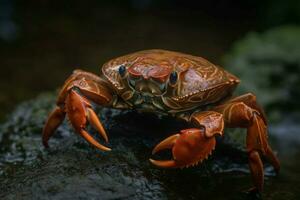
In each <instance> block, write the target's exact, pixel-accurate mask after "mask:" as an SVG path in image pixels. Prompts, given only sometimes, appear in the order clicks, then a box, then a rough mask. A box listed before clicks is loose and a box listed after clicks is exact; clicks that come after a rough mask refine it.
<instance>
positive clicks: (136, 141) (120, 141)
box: [0, 94, 273, 199]
mask: <svg viewBox="0 0 300 200" xmlns="http://www.w3.org/2000/svg"><path fill="white" fill-rule="evenodd" d="M54 96H55V95H54V94H45V95H42V96H40V97H38V98H36V99H34V100H32V101H28V102H25V103H23V104H21V105H20V106H18V107H17V108H16V110H15V111H14V112H13V113H12V115H11V116H10V117H8V119H7V121H6V122H5V123H4V124H2V125H1V127H0V199H200V198H210V199H222V198H223V197H224V196H226V197H228V198H231V199H240V198H241V196H240V191H242V190H243V189H246V188H248V187H249V186H250V185H251V180H250V176H249V174H248V167H247V157H246V154H245V152H244V150H243V148H242V145H241V144H239V143H235V142H233V140H232V139H229V138H228V137H226V138H223V139H222V138H218V146H217V149H216V151H215V152H214V155H213V156H212V157H211V158H209V159H208V160H206V161H205V162H204V163H202V164H201V165H199V166H197V167H193V168H188V169H158V168H156V167H155V166H153V165H151V163H150V162H149V161H148V159H149V158H150V157H151V150H152V148H153V147H154V146H155V144H157V143H158V142H159V141H161V140H162V139H164V138H165V137H167V136H168V135H170V134H171V133H176V132H177V131H178V130H180V129H182V128H187V127H188V125H187V124H185V123H183V122H179V121H176V120H175V119H173V118H168V117H158V116H155V115H149V114H139V113H136V112H134V111H120V110H114V109H107V108H102V109H99V108H97V112H98V115H99V116H100V118H101V120H102V121H103V124H104V125H105V128H106V130H107V133H108V135H109V139H110V143H109V144H108V145H109V146H110V147H112V149H113V150H112V151H111V152H100V151H98V150H96V149H94V148H92V147H91V146H90V145H89V144H87V143H86V142H85V141H84V140H83V139H82V138H80V137H79V136H78V135H76V134H74V131H73V130H72V129H71V128H70V126H69V125H68V123H67V121H66V122H64V123H63V125H62V126H60V127H59V129H58V130H57V132H56V134H55V135H54V136H53V137H52V138H51V140H50V149H49V150H45V149H44V148H43V147H42V144H41V131H42V127H43V124H44V121H45V119H46V117H47V115H48V113H49V112H50V110H51V109H52V108H53V106H54V102H55V98H54ZM89 131H90V132H91V133H92V134H93V136H94V137H96V138H97V139H98V140H99V141H101V138H99V137H98V134H97V133H96V132H95V131H94V130H93V129H89ZM226 132H228V133H229V132H231V131H226ZM226 135H228V134H226ZM234 135H236V136H239V137H241V138H244V137H245V135H244V134H241V132H240V131H237V132H235V134H234ZM234 138H236V139H237V137H234ZM102 142H103V141H102ZM170 156H171V155H170V153H168V152H167V153H162V154H160V155H158V157H159V158H166V157H168V158H170ZM156 158H157V157H156ZM266 172H267V173H269V175H270V174H272V173H273V171H272V170H270V168H269V167H268V168H267V169H266Z"/></svg>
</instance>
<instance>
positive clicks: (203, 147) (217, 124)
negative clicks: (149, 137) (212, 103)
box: [150, 111, 224, 168]
mask: <svg viewBox="0 0 300 200" xmlns="http://www.w3.org/2000/svg"><path fill="white" fill-rule="evenodd" d="M191 122H192V123H193V124H194V125H195V127H196V128H190V129H185V130H181V131H180V133H178V134H174V135H172V136H170V137H168V138H166V139H165V140H163V141H162V142H160V143H159V144H158V145H157V146H156V147H155V148H154V149H153V152H152V153H153V154H155V153H156V152H158V151H160V150H163V149H172V154H173V159H172V160H165V161H158V160H153V159H150V161H151V162H152V163H153V164H154V165H156V166H159V167H175V168H177V167H180V168H182V167H188V166H191V165H195V164H197V163H199V162H202V161H203V160H204V159H206V158H207V157H208V156H209V155H210V154H211V152H212V151H213V150H214V148H215V145H216V139H215V137H214V136H215V135H222V134H223V129H224V121H223V117H222V114H220V113H218V112H214V111H205V112H199V113H194V114H193V115H192V116H191Z"/></svg>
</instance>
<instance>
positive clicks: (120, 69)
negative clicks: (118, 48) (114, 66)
mask: <svg viewBox="0 0 300 200" xmlns="http://www.w3.org/2000/svg"><path fill="white" fill-rule="evenodd" d="M119 74H120V75H121V77H124V76H125V74H126V67H125V66H124V65H121V66H120V67H119Z"/></svg>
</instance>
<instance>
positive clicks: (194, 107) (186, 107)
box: [43, 50, 280, 192]
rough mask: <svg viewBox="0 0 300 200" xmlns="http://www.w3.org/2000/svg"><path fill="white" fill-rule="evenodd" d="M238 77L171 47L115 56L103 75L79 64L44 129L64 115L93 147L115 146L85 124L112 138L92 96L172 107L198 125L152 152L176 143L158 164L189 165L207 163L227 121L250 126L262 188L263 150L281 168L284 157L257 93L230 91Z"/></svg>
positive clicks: (167, 110)
mask: <svg viewBox="0 0 300 200" xmlns="http://www.w3.org/2000/svg"><path fill="white" fill-rule="evenodd" d="M239 82H240V81H239V79H238V78H237V77H235V76H234V75H232V74H230V73H228V72H227V71H225V70H224V69H222V68H220V67H217V66H215V65H214V64H212V63H210V62H209V61H207V60H205V59H203V58H201V57H196V56H192V55H187V54H183V53H178V52H172V51H166V50H145V51H139V52H136V53H132V54H129V55H125V56H122V57H118V58H115V59H112V60H110V61H109V62H107V63H106V64H104V65H103V67H102V68H101V73H100V75H99V76H97V75H95V74H92V73H89V72H85V71H81V70H75V71H74V73H73V74H72V75H71V76H70V77H69V78H68V79H67V80H66V82H65V84H64V86H63V87H62V89H61V91H60V93H59V95H58V100H57V106H56V108H55V109H54V111H53V112H52V113H51V114H50V116H49V118H48V120H47V122H46V125H45V127H44V130H43V144H44V145H45V146H46V147H48V140H49V138H50V137H51V136H52V135H53V133H54V131H55V130H56V128H57V127H58V126H59V125H60V124H61V123H62V121H63V120H64V118H65V115H67V117H68V118H69V120H70V122H71V125H72V126H73V128H74V129H75V131H76V132H77V133H78V134H80V135H81V136H82V137H83V138H84V139H85V140H86V141H87V142H89V143H90V144H91V145H93V146H94V147H96V148H98V149H100V150H103V151H110V150H111V149H110V148H108V147H106V146H104V145H102V144H100V143H99V142H97V141H96V140H95V139H94V138H93V137H92V136H91V135H90V134H89V133H88V132H87V131H86V125H87V123H88V122H89V123H90V124H91V125H92V126H93V127H95V129H97V130H98V132H99V133H100V134H101V135H102V137H103V138H104V140H105V141H106V142H108V137H107V135H106V132H105V130H104V128H103V126H102V124H101V122H100V120H99V118H98V117H97V115H96V113H95V112H94V111H93V109H92V106H91V103H90V102H94V103H96V104H98V105H101V106H106V107H112V108H120V109H136V110H140V111H145V112H156V113H162V114H167V115H172V116H174V117H176V118H180V119H182V120H186V121H188V122H190V123H191V124H193V126H194V128H190V129H185V130H181V131H180V132H179V133H177V134H174V135H171V136H170V137H168V138H166V139H165V140H163V141H162V142H161V143H159V144H158V145H157V146H156V147H155V148H154V149H153V154H155V153H156V152H158V151H161V150H164V149H172V153H173V159H172V160H165V161H160V160H153V159H150V161H151V162H152V163H153V164H154V165H156V166H159V167H165V168H171V167H172V168H174V167H187V166H191V165H195V164H198V163H201V162H202V161H203V160H204V159H205V158H207V157H208V156H209V155H210V154H211V153H212V151H213V150H214V148H215V145H216V140H215V136H216V135H223V132H224V127H225V126H226V127H241V128H246V129H247V142H246V148H247V153H248V157H249V167H250V171H251V174H252V179H253V184H254V187H253V189H254V190H256V191H259V192H261V191H262V190H263V183H264V169H263V163H262V160H261V156H264V157H266V158H267V159H268V161H269V162H270V163H271V164H272V165H273V166H274V168H275V171H276V172H278V171H279V168H280V165H279V161H278V159H277V158H276V156H275V155H274V153H273V151H272V149H271V147H270V146H269V144H268V139H267V120H266V117H265V114H264V111H263V110H262V108H261V107H260V106H259V105H258V104H257V102H256V97H255V95H253V94H251V93H247V94H244V95H242V96H237V97H231V95H232V92H233V90H234V89H235V88H236V86H237V85H238V83H239Z"/></svg>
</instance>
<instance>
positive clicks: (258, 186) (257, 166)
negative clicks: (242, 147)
mask: <svg viewBox="0 0 300 200" xmlns="http://www.w3.org/2000/svg"><path fill="white" fill-rule="evenodd" d="M239 100H242V99H239ZM248 105H251V104H248ZM248 105H246V103H244V102H238V101H236V102H235V101H232V102H231V103H228V104H224V105H221V106H217V107H216V108H214V110H215V111H217V112H220V113H222V114H223V116H224V120H225V123H226V125H227V126H228V127H242V128H247V138H246V141H247V142H246V147H247V152H248V156H249V167H250V171H251V174H252V179H253V183H254V188H252V189H251V191H254V190H255V191H258V192H261V191H262V190H263V185H264V169H263V164H262V161H261V158H260V155H264V156H266V157H267V159H268V160H269V161H270V162H271V164H272V165H273V167H274V169H275V171H276V172H278V171H279V169H280V164H279V161H278V159H277V157H276V156H275V155H274V153H273V151H272V149H271V147H270V146H269V144H268V140H267V126H266V124H265V119H264V115H263V114H261V113H260V112H259V111H257V110H256V109H254V108H252V107H249V106H248Z"/></svg>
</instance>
